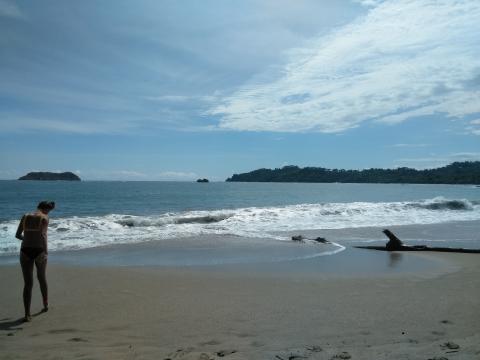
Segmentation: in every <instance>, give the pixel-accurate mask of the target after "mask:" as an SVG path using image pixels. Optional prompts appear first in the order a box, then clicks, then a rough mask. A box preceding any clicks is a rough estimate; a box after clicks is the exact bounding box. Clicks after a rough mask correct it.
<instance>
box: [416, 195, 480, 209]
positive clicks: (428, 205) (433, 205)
mask: <svg viewBox="0 0 480 360" xmlns="http://www.w3.org/2000/svg"><path fill="white" fill-rule="evenodd" d="M479 203H480V202H479V201H468V200H466V199H461V200H449V199H445V198H443V197H437V198H434V199H431V200H425V201H421V202H415V203H412V204H411V205H412V206H413V207H418V208H423V209H428V210H473V208H474V206H475V205H479Z"/></svg>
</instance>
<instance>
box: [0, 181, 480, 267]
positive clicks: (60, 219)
mask: <svg viewBox="0 0 480 360" xmlns="http://www.w3.org/2000/svg"><path fill="white" fill-rule="evenodd" d="M41 200H53V201H55V202H56V204H57V206H56V209H55V210H54V211H53V212H52V213H51V214H50V218H51V219H50V225H49V240H48V242H49V251H50V252H51V253H52V252H53V253H55V252H57V253H59V254H65V253H66V252H67V253H71V252H74V251H84V252H85V251H86V249H90V251H91V250H92V249H93V250H95V249H97V250H99V251H103V252H105V251H107V252H108V253H111V251H114V250H113V249H112V248H111V247H112V246H113V245H115V246H130V248H129V251H130V252H131V251H134V250H132V248H131V246H132V244H145V243H148V244H150V245H149V246H151V245H152V244H163V246H164V249H169V251H170V252H171V253H168V251H166V252H165V251H162V256H163V257H164V258H163V260H162V261H160V263H165V264H175V263H177V262H182V261H183V262H185V261H186V260H185V259H189V260H188V261H187V262H192V263H195V261H196V262H201V261H202V260H201V258H202V256H204V255H205V258H208V259H209V260H208V261H210V262H213V263H215V262H219V263H221V262H230V263H231V262H242V261H251V260H253V261H262V259H263V260H265V259H267V260H285V259H290V258H309V257H315V256H325V255H335V254H337V253H339V252H341V251H342V250H344V249H345V246H346V242H348V241H347V240H352V239H353V240H355V241H356V244H358V243H362V242H365V243H367V242H371V241H378V240H379V237H381V235H378V236H373V235H372V234H373V233H372V232H369V231H364V230H362V229H371V228H375V227H391V226H423V229H425V228H428V226H437V227H438V226H446V229H454V228H455V226H456V229H457V230H459V229H463V228H468V224H474V223H475V224H476V223H477V222H478V221H479V220H480V188H479V187H476V186H474V185H412V184H408V185H400V184H303V183H226V182H212V183H190V182H106V181H105V182H95V181H82V182H63V181H0V207H1V209H2V212H1V213H0V261H1V258H2V257H4V258H5V257H9V256H11V255H14V254H17V253H18V251H19V247H20V242H19V241H18V240H17V239H15V232H16V229H17V226H18V223H19V219H20V218H21V216H22V215H23V214H24V213H26V212H29V211H32V210H34V208H35V206H36V204H37V203H38V202H39V201H41ZM449 224H456V225H455V226H453V225H452V226H450V225H449ZM458 224H460V225H458ZM422 231H424V230H422ZM362 232H363V234H364V235H363V236H358V234H362ZM419 232H421V231H420V230H419ZM302 233H304V234H307V237H308V236H310V237H311V238H313V237H315V235H324V234H328V235H329V240H331V241H332V242H333V244H332V245H328V246H319V245H318V244H316V243H315V242H314V241H308V240H307V242H306V243H307V246H304V247H302V248H299V247H296V248H295V249H293V248H291V247H292V246H296V245H292V241H291V236H292V234H302ZM377 233H378V231H376V234H377ZM332 237H334V238H332ZM418 239H419V240H421V239H422V237H421V236H420V234H419V236H418ZM448 239H450V240H451V242H448V241H447V244H446V245H453V246H455V245H458V244H455V243H454V242H455V239H456V235H455V233H454V232H452V234H450V235H448ZM448 239H446V240H448ZM413 240H415V236H413ZM430 240H432V239H430ZM444 240H445V239H444ZM457 240H458V239H457ZM460 240H461V245H462V246H464V245H465V244H466V245H467V246H469V247H478V246H479V244H480V240H479V239H478V238H476V235H474V234H472V236H471V238H470V237H469V236H468V235H467V236H465V234H464V236H463V237H462V238H461V239H460ZM470 240H471V241H470ZM452 242H453V243H452ZM280 243H283V244H288V245H284V246H283V247H272V246H271V245H272V244H280ZM177 245H178V246H177ZM226 248H228V249H230V250H229V251H224V249H226ZM105 249H107V250H105ZM192 249H194V251H193V252H192ZM231 249H234V250H233V251H232V250H231ZM235 249H237V250H238V251H237V252H235ZM245 249H254V251H250V252H249V251H247V252H246V253H245ZM275 249H276V250H275ZM277 250H278V253H276V252H275V251H277ZM115 251H116V250H115ZM87 253H88V252H87ZM167 253H168V254H169V255H165V254H167ZM192 253H194V255H192V256H191V257H189V256H190V255H189V254H192ZM240 253H242V254H243V255H242V256H240V257H239V256H236V255H235V254H240ZM79 254H80V253H79ZM199 254H200V255H199ZM232 254H233V255H232ZM245 254H247V255H245ZM159 256H160V255H159ZM162 256H160V257H158V258H162ZM165 256H168V259H167V260H168V261H167V260H165ZM123 257H124V258H125V259H128V252H127V253H126V254H124V256H123ZM182 259H183V260H182ZM125 261H126V262H128V261H127V260H125ZM152 261H153V263H155V261H154V259H153V260H152Z"/></svg>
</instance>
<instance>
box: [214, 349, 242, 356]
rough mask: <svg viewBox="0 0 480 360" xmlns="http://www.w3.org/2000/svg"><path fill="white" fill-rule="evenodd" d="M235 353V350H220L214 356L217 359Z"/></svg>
mask: <svg viewBox="0 0 480 360" xmlns="http://www.w3.org/2000/svg"><path fill="white" fill-rule="evenodd" d="M236 352H237V350H221V351H218V352H217V353H216V354H217V356H218V357H224V356H227V355H231V354H235V353H236Z"/></svg>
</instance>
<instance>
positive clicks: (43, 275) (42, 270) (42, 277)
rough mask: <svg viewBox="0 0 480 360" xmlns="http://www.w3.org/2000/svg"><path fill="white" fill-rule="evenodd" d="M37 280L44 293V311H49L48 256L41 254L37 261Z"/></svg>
mask: <svg viewBox="0 0 480 360" xmlns="http://www.w3.org/2000/svg"><path fill="white" fill-rule="evenodd" d="M35 265H36V266H37V278H38V283H39V284H40V291H41V292H42V300H43V311H47V310H48V284H47V254H45V253H41V254H40V255H38V256H37V258H36V259H35Z"/></svg>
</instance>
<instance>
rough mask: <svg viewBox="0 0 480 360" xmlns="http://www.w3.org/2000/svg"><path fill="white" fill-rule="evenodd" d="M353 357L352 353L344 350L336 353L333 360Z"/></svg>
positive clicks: (345, 359) (344, 359)
mask: <svg viewBox="0 0 480 360" xmlns="http://www.w3.org/2000/svg"><path fill="white" fill-rule="evenodd" d="M351 358H352V355H350V354H349V353H348V352H346V351H343V352H341V353H339V354H336V355H334V356H333V357H332V360H337V359H341V360H347V359H351Z"/></svg>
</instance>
